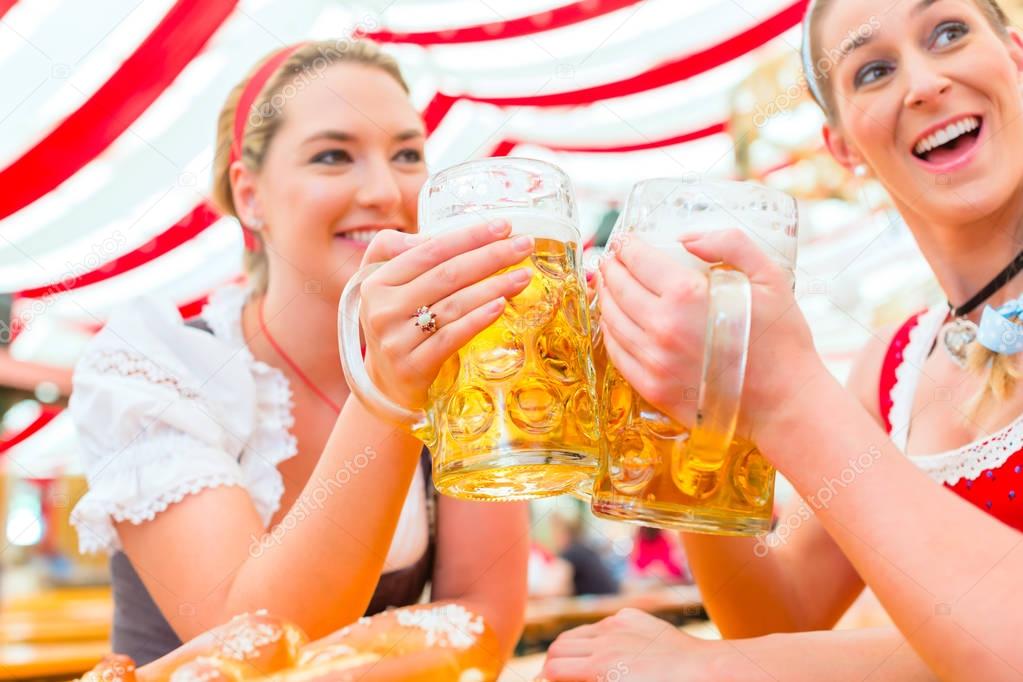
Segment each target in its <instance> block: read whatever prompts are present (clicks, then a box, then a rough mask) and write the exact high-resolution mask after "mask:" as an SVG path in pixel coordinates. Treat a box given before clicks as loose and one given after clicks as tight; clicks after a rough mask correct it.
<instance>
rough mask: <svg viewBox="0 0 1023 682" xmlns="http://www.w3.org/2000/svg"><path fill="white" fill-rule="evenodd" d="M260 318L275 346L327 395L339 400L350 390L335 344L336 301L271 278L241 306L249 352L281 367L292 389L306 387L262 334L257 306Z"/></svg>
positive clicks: (335, 400)
mask: <svg viewBox="0 0 1023 682" xmlns="http://www.w3.org/2000/svg"><path fill="white" fill-rule="evenodd" d="M260 305H262V307H263V320H264V322H265V323H266V328H267V330H268V331H269V332H270V335H271V336H272V337H273V340H274V341H275V342H276V343H277V345H278V346H279V347H280V348H281V349H282V350H283V351H284V352H285V353H286V354H287V355H288V357H289V358H291V360H292V362H294V363H295V364H296V365H298V367H299V368H300V369H301V370H302V373H303V374H305V375H306V377H307V378H308V379H309V380H310V381H312V382H313V384H315V385H316V387H317V388H318V389H319V390H321V391H323V392H324V393H325V394H326V395H327V396H328V397H329V398H330V399H331V400H333V401H334V402H335V403H337V404H339V405H340V404H341V403H342V402H343V401H344V398H345V397H346V396H347V395H348V386H347V384H346V383H345V378H344V372H343V370H342V369H341V356H340V352H339V350H338V343H337V303H336V302H330V301H328V300H327V299H326V298H324V297H323V295H322V294H320V293H305V291H304V290H303V285H302V284H301V283H298V286H288V285H287V283H279V282H274V283H271V284H270V285H269V287H268V289H267V291H266V294H265V295H263V296H253V297H252V298H251V299H250V301H249V302H248V303H247V304H246V306H245V310H244V311H243V317H242V321H243V327H244V329H245V337H246V339H247V341H248V344H249V348H250V350H251V351H252V353H253V355H254V356H255V357H256V358H257V359H259V360H262V361H264V362H266V363H267V364H269V365H271V366H273V367H276V368H277V369H280V370H281V371H282V372H284V374H285V375H286V376H287V377H288V379H289V381H290V382H291V388H292V390H303V391H308V390H309V389H308V387H307V386H306V385H305V384H304V383H303V382H302V380H301V379H300V378H299V377H298V376H297V375H296V374H295V372H294V371H293V370H292V368H291V367H290V366H289V365H288V363H287V362H286V361H285V359H284V358H283V357H281V354H280V353H278V351H277V350H276V349H275V348H274V347H273V345H272V344H271V343H270V341H269V340H268V339H267V338H266V335H265V334H263V333H261V332H260V324H259V306H260Z"/></svg>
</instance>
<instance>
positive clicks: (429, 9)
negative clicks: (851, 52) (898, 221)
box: [0, 0, 925, 453]
mask: <svg viewBox="0 0 1023 682" xmlns="http://www.w3.org/2000/svg"><path fill="white" fill-rule="evenodd" d="M805 8H806V0H687V2H678V1H677V0H576V1H571V0H516V1H515V2H511V1H507V2H496V1H493V2H485V3H484V2H479V1H478V0H426V1H425V2H424V1H418V0H363V1H362V2H341V1H340V0H289V1H287V2H285V1H284V0H147V1H146V2H143V3H138V2H133V1H131V0H97V2H89V3H83V2H72V1H71V0H49V1H47V2H42V1H31V0H20V1H19V0H0V82H2V83H3V84H4V92H5V93H6V97H5V98H4V101H3V102H2V103H0V133H2V134H0V292H6V293H9V294H11V295H12V296H13V297H14V299H15V306H14V307H15V316H16V320H15V325H14V326H15V329H14V332H15V337H16V338H15V339H14V341H13V343H12V345H11V353H12V355H14V356H15V357H19V358H22V359H25V360H33V361H38V362H48V363H51V364H56V365H64V366H70V365H71V364H73V362H74V360H75V358H76V357H77V355H78V353H79V352H80V351H81V348H82V346H83V344H84V343H85V342H86V341H87V340H88V338H89V337H90V336H91V335H92V334H94V333H95V332H96V330H98V329H99V328H100V327H101V326H102V324H103V323H104V321H105V319H106V318H107V316H108V315H109V314H110V311H111V310H112V309H114V308H115V307H117V306H118V305H120V304H123V303H124V302H126V301H127V300H128V299H129V298H130V297H133V296H136V295H139V294H142V293H146V294H151V295H155V296H159V297H165V298H169V299H171V300H173V301H174V302H175V303H176V304H177V305H178V307H179V308H180V310H181V312H182V314H183V315H185V316H189V315H192V314H195V313H196V312H198V310H199V309H200V308H201V306H202V305H203V303H204V301H205V300H206V297H207V296H208V294H209V293H210V291H212V290H213V289H215V288H216V287H218V286H220V285H222V284H224V283H226V282H229V281H232V280H236V279H238V278H239V277H240V276H241V252H242V235H241V231H240V230H239V227H238V225H237V223H236V221H234V220H233V219H227V218H222V217H220V216H219V215H217V213H216V211H215V210H214V209H213V208H212V207H211V206H210V205H209V203H208V202H207V198H206V195H207V188H208V186H209V184H210V169H211V164H212V159H213V138H214V133H215V120H216V115H217V112H218V110H219V107H220V106H221V104H222V102H223V99H224V97H225V95H226V93H227V91H228V90H229V88H230V87H231V86H232V85H233V84H234V83H236V82H237V81H238V80H239V79H240V78H241V77H242V76H243V75H244V74H245V72H246V71H247V70H248V69H249V68H250V66H251V65H252V63H253V62H254V61H256V60H257V59H258V58H259V57H260V56H262V55H263V54H265V53H267V52H269V51H270V50H273V49H275V48H278V47H280V46H282V45H286V44H290V43H294V42H297V41H300V40H303V39H317V40H328V39H337V40H343V39H345V38H346V37H349V36H352V35H364V36H367V37H370V38H373V39H374V40H377V41H378V42H380V43H382V44H383V45H384V46H385V49H386V50H387V51H388V52H390V53H391V54H393V55H394V56H395V57H396V58H397V59H398V61H399V63H400V64H401V66H402V69H403V71H404V72H405V74H406V77H407V80H408V81H409V82H410V86H411V88H412V99H413V103H414V104H415V106H417V108H419V110H420V111H421V112H422V113H423V116H424V120H425V121H426V125H427V129H428V131H429V137H428V141H427V160H428V163H429V166H430V168H431V170H437V169H440V168H443V167H445V166H448V165H451V164H453V163H458V162H461V161H465V160H467V159H472V158H482V157H487V156H507V155H521V156H532V157H537V158H543V159H546V160H550V161H553V162H554V163H556V164H558V165H560V166H561V167H563V168H564V169H565V170H566V171H567V172H568V173H569V174H570V175H571V176H572V178H573V182H574V183H575V185H576V188H577V190H578V195H579V199H580V207H581V217H582V225H583V230H584V233H586V234H584V236H592V233H593V232H594V231H595V230H596V229H597V226H598V225H599V224H600V220H601V217H602V216H603V215H604V214H605V213H606V211H607V208H608V206H609V205H610V204H612V203H614V202H620V201H621V200H622V199H624V197H625V196H626V194H627V192H628V189H629V187H630V186H631V185H632V183H633V182H635V181H636V180H638V179H641V178H643V177H650V176H681V175H689V174H693V173H698V174H703V175H708V176H711V177H734V176H735V175H736V166H735V153H734V149H735V139H734V135H733V133H732V131H730V127H729V120H730V116H731V115H732V110H733V106H734V102H733V93H734V92H735V90H736V88H737V86H739V85H740V84H741V83H742V82H743V81H744V80H745V79H747V78H749V76H750V74H751V73H752V72H753V71H754V69H755V68H756V66H757V64H758V63H759V62H760V61H762V60H764V59H766V58H768V57H772V56H776V55H780V54H793V53H794V52H795V51H796V50H797V49H798V47H799V40H800V31H799V23H800V20H801V19H802V16H803V13H804V11H805ZM819 124H820V120H819V119H818V120H814V121H812V122H811V125H813V126H818V127H819ZM763 132H764V133H765V134H766V133H767V132H768V131H767V130H766V129H765V130H764V131H763ZM782 134H784V132H782ZM822 204H823V205H821V206H815V207H812V210H807V211H806V215H805V216H804V218H803V220H804V227H803V232H804V236H806V235H808V234H809V235H812V236H811V237H809V240H810V241H809V242H808V243H806V245H805V248H804V249H803V251H802V253H801V255H800V258H801V261H802V265H801V273H800V276H801V277H802V278H803V279H805V280H806V281H809V282H810V283H811V286H813V283H814V282H818V280H819V281H822V282H825V284H824V285H817V286H818V288H821V287H823V289H824V290H825V296H823V297H820V296H818V297H817V298H818V299H820V300H808V301H807V302H806V304H805V307H806V309H807V311H808V314H809V315H810V317H811V322H812V323H813V325H814V328H815V330H818V331H819V332H820V333H819V336H821V339H822V347H823V348H824V349H825V352H826V353H830V355H831V359H832V360H833V361H834V363H835V366H836V368H837V370H838V371H839V372H842V371H844V369H845V368H846V367H847V365H848V361H849V360H850V359H851V354H852V352H853V350H854V349H855V347H857V346H858V345H860V344H861V343H862V341H863V340H864V338H865V337H866V335H867V334H868V333H869V332H868V331H867V330H868V326H869V325H868V324H867V320H866V318H865V314H864V313H863V310H866V309H867V308H869V306H867V308H865V307H864V303H863V300H861V299H863V298H864V296H865V297H866V300H867V301H868V303H869V301H870V297H871V296H875V297H880V296H882V295H883V293H884V292H883V291H873V290H871V289H870V287H869V286H865V285H864V284H863V281H862V280H863V277H864V274H863V273H877V272H889V271H890V272H891V273H893V274H891V277H897V278H902V279H905V280H906V283H907V285H911V286H918V284H919V282H920V281H922V279H921V278H922V277H924V274H922V273H925V271H924V270H923V269H922V266H916V267H914V268H909V269H908V270H907V269H906V268H905V263H906V262H907V258H908V259H910V260H912V259H917V260H918V254H916V252H915V249H914V247H912V244H911V243H910V242H908V241H907V239H906V238H905V235H904V230H899V229H891V227H892V225H893V221H892V219H891V217H890V216H889V215H887V214H883V213H882V214H880V215H877V216H874V217H873V218H870V217H865V216H864V215H863V214H862V211H859V212H857V211H856V210H850V209H849V207H847V206H834V205H831V206H829V205H828V202H822ZM814 222H816V223H818V224H823V225H829V226H831V225H833V226H834V229H831V228H830V227H829V228H827V229H821V230H818V229H813V230H807V229H806V224H808V223H814ZM856 252H860V254H861V255H860V256H858V257H857V258H856V259H852V258H851V257H850V254H854V253H856ZM835 273H837V274H838V275H842V276H844V277H845V280H849V279H850V278H852V279H854V280H855V286H852V287H851V288H852V289H855V294H849V293H848V292H847V291H846V289H847V288H848V287H845V286H844V285H843V287H842V290H841V292H840V293H839V292H838V287H837V285H835V281H837V280H835V278H834V277H832V276H831V275H834V274H835ZM891 282H892V280H891V279H889V280H888V281H887V285H889V286H890V285H891ZM829 286H830V287H832V288H833V289H835V291H834V292H833V291H831V290H828V287H829ZM864 290H865V291H864ZM811 293H813V292H811ZM832 293H835V294H836V296H837V297H838V298H841V297H842V296H845V298H846V299H849V300H843V301H840V302H839V303H837V304H836V302H835V301H834V300H830V299H831V298H832V297H831V296H830V294H832ZM809 298H810V299H813V297H812V296H811V297H809ZM65 417H66V415H54V414H53V413H52V410H47V411H40V412H39V414H38V415H36V418H35V419H23V421H25V422H27V423H23V424H21V425H20V427H19V428H16V429H15V431H19V432H20V431H24V430H25V429H30V431H28V432H26V434H25V435H23V436H19V435H18V434H17V433H15V434H13V435H12V434H7V436H0V438H4V437H6V438H8V440H10V439H12V438H17V441H16V443H15V444H16V445H17V448H15V449H16V450H18V451H25V450H27V448H28V447H29V446H33V447H35V448H37V450H39V451H50V450H61V451H63V452H65V453H66V452H67V451H68V450H69V448H68V441H69V439H73V433H72V430H71V429H69V428H68V426H67V424H65V423H64V422H65ZM40 420H45V421H44V422H42V423H39V421H40ZM3 442H4V441H3V440H0V447H3V445H2V443H3ZM9 447H11V446H9ZM70 449H71V450H73V447H72V448H70ZM12 451H13V450H12Z"/></svg>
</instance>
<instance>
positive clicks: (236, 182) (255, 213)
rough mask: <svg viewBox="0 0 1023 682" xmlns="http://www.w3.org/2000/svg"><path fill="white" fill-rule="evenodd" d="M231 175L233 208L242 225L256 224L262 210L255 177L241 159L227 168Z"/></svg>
mask: <svg viewBox="0 0 1023 682" xmlns="http://www.w3.org/2000/svg"><path fill="white" fill-rule="evenodd" d="M228 174H229V175H230V177H231V198H232V200H233V201H234V210H235V213H237V214H238V219H239V220H240V221H241V223H242V225H246V226H251V225H258V224H259V223H260V222H262V219H263V212H262V210H261V209H260V207H259V201H258V197H257V196H256V178H255V176H254V175H253V174H252V173H251V172H250V171H249V169H248V168H246V167H245V164H243V163H242V162H241V161H235V162H234V163H232V164H231V167H230V168H229V169H228Z"/></svg>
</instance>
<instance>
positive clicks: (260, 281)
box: [210, 40, 409, 294]
mask: <svg viewBox="0 0 1023 682" xmlns="http://www.w3.org/2000/svg"><path fill="white" fill-rule="evenodd" d="M276 52H277V51H276V50H275V51H274V52H271V53H269V54H267V55H266V56H264V57H263V58H262V59H260V60H259V62H257V63H256V64H255V65H254V66H253V67H252V69H250V70H249V72H248V73H247V74H246V75H245V78H243V79H242V80H241V82H239V83H238V84H237V85H235V86H234V87H233V88H231V91H230V92H229V93H228V95H227V100H225V102H224V106H223V107H222V108H221V109H220V116H219V117H218V119H217V141H216V152H215V156H214V159H213V187H212V189H211V196H210V199H211V201H212V203H213V205H214V206H215V207H216V208H217V210H218V211H220V212H221V213H222V214H223V215H230V216H234V217H235V218H237V217H238V211H237V209H236V207H235V205H234V196H233V195H232V193H231V176H230V166H231V145H232V144H233V142H234V122H235V112H236V110H237V108H238V100H239V99H241V96H242V92H243V91H244V90H245V86H246V85H247V84H248V82H249V80H250V79H251V78H252V76H253V75H254V74H255V73H256V72H257V71H258V70H259V69H260V67H261V66H262V65H263V64H264V63H265V62H266V61H267V60H268V59H270V58H271V57H272V56H273V55H274V54H276ZM340 63H345V64H362V65H364V66H367V67H371V68H376V69H380V70H381V71H383V72H384V73H386V74H387V75H389V76H390V77H392V78H393V79H394V80H395V81H397V83H398V84H399V85H400V86H401V88H402V89H403V90H404V91H405V92H406V93H408V92H409V88H408V84H407V83H406V82H405V79H404V78H403V77H402V75H401V69H400V68H399V67H398V62H397V61H395V60H394V58H393V57H391V56H390V55H387V54H384V53H383V52H382V51H381V50H380V47H379V46H378V45H377V44H376V43H374V42H372V41H370V40H337V41H332V40H322V41H315V42H309V43H305V44H303V45H302V46H301V47H299V48H298V49H296V50H295V51H294V52H293V53H292V54H291V55H290V56H289V57H288V58H287V59H286V60H285V61H284V63H283V64H281V66H280V67H279V68H278V69H277V70H276V71H275V72H274V73H273V74H271V75H270V77H269V78H268V79H267V81H266V85H265V86H264V87H263V89H262V90H261V91H260V93H259V94H258V96H257V97H256V98H255V99H254V100H253V102H252V111H251V113H249V114H248V116H247V118H246V124H245V132H244V135H243V136H242V141H241V145H240V147H241V161H242V163H244V164H245V167H246V168H247V169H249V171H251V172H253V173H258V172H259V171H260V170H261V169H262V167H263V161H264V159H265V158H266V151H267V149H268V148H269V146H270V142H271V141H272V140H273V138H274V135H275V134H276V133H277V131H278V130H279V129H280V125H281V122H282V120H283V115H284V111H285V105H286V103H287V101H288V100H289V99H290V98H292V97H294V96H295V94H297V93H298V92H299V91H301V90H302V89H303V88H304V87H305V86H307V85H308V84H309V83H310V82H311V81H312V80H315V79H316V78H319V77H320V76H321V75H322V72H323V70H324V69H325V68H327V67H328V66H331V65H333V64H340ZM252 234H253V237H254V238H255V239H256V241H257V242H258V248H257V249H256V250H246V251H245V262H244V265H245V271H246V273H247V275H248V278H249V283H250V285H251V287H252V290H253V292H254V293H257V294H261V293H264V292H265V291H266V286H267V281H268V278H269V264H268V262H267V257H266V248H265V244H264V243H263V236H262V235H261V234H260V233H259V232H258V231H253V232H252Z"/></svg>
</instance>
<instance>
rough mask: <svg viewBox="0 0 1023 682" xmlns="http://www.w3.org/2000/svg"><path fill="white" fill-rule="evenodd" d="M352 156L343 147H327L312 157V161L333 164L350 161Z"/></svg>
mask: <svg viewBox="0 0 1023 682" xmlns="http://www.w3.org/2000/svg"><path fill="white" fill-rule="evenodd" d="M351 162H352V156H351V154H349V153H348V152H346V151H345V150H344V149H328V150H326V151H322V152H320V153H319V154H317V155H316V156H314V157H313V158H312V163H325V164H327V165H330V166H333V165H336V164H339V163H351Z"/></svg>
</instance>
